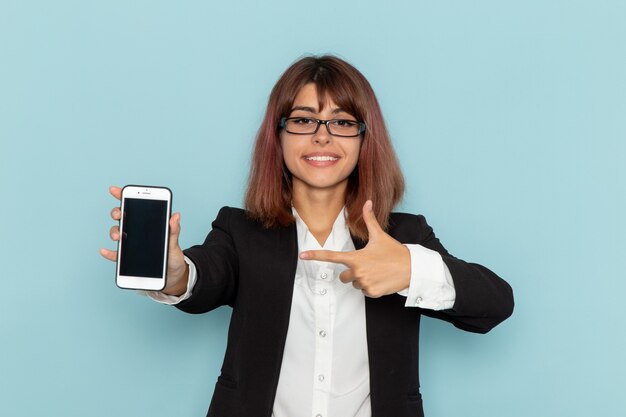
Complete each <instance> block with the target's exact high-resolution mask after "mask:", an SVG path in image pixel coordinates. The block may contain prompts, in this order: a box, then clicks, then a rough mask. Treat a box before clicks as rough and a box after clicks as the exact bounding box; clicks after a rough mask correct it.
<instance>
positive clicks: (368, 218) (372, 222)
mask: <svg viewBox="0 0 626 417" xmlns="http://www.w3.org/2000/svg"><path fill="white" fill-rule="evenodd" d="M363 221H365V226H367V233H368V235H369V238H370V240H372V239H373V238H375V237H377V236H380V235H381V234H383V233H385V231H384V230H383V228H382V227H380V224H379V223H378V220H377V219H376V214H374V209H373V203H372V200H367V201H366V202H365V204H363Z"/></svg>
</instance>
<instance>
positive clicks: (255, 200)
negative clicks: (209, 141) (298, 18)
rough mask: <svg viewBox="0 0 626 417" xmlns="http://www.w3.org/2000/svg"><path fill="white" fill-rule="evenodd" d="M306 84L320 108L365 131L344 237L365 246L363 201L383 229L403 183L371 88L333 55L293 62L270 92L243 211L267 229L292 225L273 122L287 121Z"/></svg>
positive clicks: (350, 186) (276, 127) (286, 179)
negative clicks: (345, 116)
mask: <svg viewBox="0 0 626 417" xmlns="http://www.w3.org/2000/svg"><path fill="white" fill-rule="evenodd" d="M308 83H314V84H315V86H316V88H317V96H318V99H319V100H320V103H319V108H320V109H321V108H323V105H324V103H323V101H324V99H325V98H326V97H327V96H329V97H331V98H332V99H333V101H334V102H335V103H336V104H337V105H338V106H339V107H340V108H342V109H343V110H345V111H346V112H348V113H350V114H352V115H353V116H354V117H356V118H357V119H358V120H360V121H363V122H365V125H366V126H367V127H366V130H365V133H364V134H363V139H362V143H361V150H360V155H359V161H358V163H357V166H356V168H355V169H354V171H353V172H352V174H350V176H349V178H348V188H347V191H346V202H345V205H346V210H347V214H348V218H347V223H348V227H349V228H350V232H351V233H352V235H353V236H355V237H357V238H359V239H361V240H363V241H367V237H368V234H367V227H366V226H365V222H364V221H363V205H364V204H365V202H366V201H367V200H370V199H371V200H372V201H373V203H374V213H375V215H376V218H377V219H378V222H379V223H380V225H381V226H382V227H383V229H386V228H387V226H388V223H389V213H390V212H391V210H392V209H393V207H394V206H395V205H396V204H397V203H398V201H399V200H400V199H401V198H402V195H403V193H404V179H403V177H402V172H401V171H400V166H399V164H398V160H397V158H396V154H395V152H394V150H393V147H392V146H391V140H390V138H389V134H388V133H387V128H386V127H385V121H384V120H383V116H382V112H381V110H380V106H379V105H378V101H377V100H376V96H375V94H374V91H373V90H372V87H371V86H370V84H369V82H368V81H367V79H365V77H364V76H363V74H361V73H360V72H359V71H358V70H357V69H356V68H354V67H353V66H352V65H350V64H349V63H347V62H346V61H344V60H342V59H339V58H337V57H335V56H331V55H324V56H320V57H306V58H302V59H300V60H298V61H296V62H295V63H294V64H293V65H291V66H290V67H289V68H288V69H287V70H286V71H285V72H284V74H283V75H282V76H281V77H280V79H279V80H278V82H277V83H276V85H275V86H274V88H273V89H272V92H271V94H270V98H269V102H268V104H267V110H266V112H265V117H264V118H263V122H262V123H261V127H260V128H259V132H258V134H257V137H256V144H255V147H254V153H253V155H252V166H251V168H250V176H249V178H248V189H247V191H246V197H245V208H246V210H248V214H249V215H250V216H251V217H252V218H254V219H257V220H259V221H261V222H262V223H263V224H264V226H265V227H268V228H270V227H276V226H286V225H288V224H290V223H292V222H293V221H294V217H293V216H292V214H291V199H292V190H291V173H290V172H289V170H288V169H287V167H286V166H285V163H284V161H283V156H282V148H281V144H280V137H279V134H280V128H279V121H280V118H281V117H286V116H289V112H290V111H291V108H292V106H293V102H294V100H295V97H296V95H297V94H298V92H299V91H300V89H301V88H302V87H304V85H306V84H308Z"/></svg>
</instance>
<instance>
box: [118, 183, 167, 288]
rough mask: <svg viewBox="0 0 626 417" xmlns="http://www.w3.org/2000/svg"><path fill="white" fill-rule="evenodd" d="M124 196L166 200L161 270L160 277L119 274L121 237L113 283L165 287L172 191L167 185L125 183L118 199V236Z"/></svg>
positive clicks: (121, 226)
mask: <svg viewBox="0 0 626 417" xmlns="http://www.w3.org/2000/svg"><path fill="white" fill-rule="evenodd" d="M125 198H138V199H145V200H161V201H167V210H166V215H167V219H166V222H165V224H166V227H165V246H164V248H163V251H164V255H165V256H164V257H163V270H162V276H161V277H160V278H152V277H140V276H129V275H120V262H119V261H120V254H121V249H122V245H123V244H122V239H121V238H120V239H119V240H118V241H117V253H118V261H117V262H116V272H115V284H116V285H117V286H118V287H119V288H122V289H134V290H147V291H161V290H162V289H163V288H165V284H166V279H167V276H166V275H167V255H168V248H169V240H170V239H169V237H170V222H169V219H170V217H171V216H172V191H171V190H170V189H169V188H167V187H155V186H148V185H126V186H125V187H124V188H122V196H121V201H120V210H121V216H120V236H121V234H122V233H123V231H124V208H125V207H124V199H125Z"/></svg>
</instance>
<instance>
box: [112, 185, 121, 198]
mask: <svg viewBox="0 0 626 417" xmlns="http://www.w3.org/2000/svg"><path fill="white" fill-rule="evenodd" d="M109 192H110V193H111V195H112V196H113V197H115V198H117V199H118V200H121V199H122V189H121V188H120V187H116V186H115V185H112V186H110V187H109Z"/></svg>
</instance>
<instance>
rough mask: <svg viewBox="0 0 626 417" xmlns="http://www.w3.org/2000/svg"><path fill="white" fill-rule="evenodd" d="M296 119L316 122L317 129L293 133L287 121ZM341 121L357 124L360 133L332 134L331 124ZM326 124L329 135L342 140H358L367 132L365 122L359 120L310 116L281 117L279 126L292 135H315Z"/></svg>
mask: <svg viewBox="0 0 626 417" xmlns="http://www.w3.org/2000/svg"><path fill="white" fill-rule="evenodd" d="M295 119H311V120H315V122H317V126H316V127H315V130H314V131H313V132H309V133H300V132H291V131H289V130H287V121H288V120H295ZM340 120H345V121H347V122H356V123H358V124H359V132H358V133H357V134H356V135H338V134H336V133H332V132H331V131H330V123H332V122H337V121H340ZM322 124H324V125H325V126H326V131H327V132H328V134H329V135H332V136H337V137H340V138H356V137H357V136H361V135H362V134H363V132H365V123H363V122H359V121H358V120H350V119H330V120H321V119H316V118H315V117H308V116H299V117H281V118H280V122H279V123H278V125H279V126H280V128H281V129H285V132H287V133H290V134H292V135H314V134H316V133H317V131H318V130H320V126H321V125H322Z"/></svg>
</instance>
